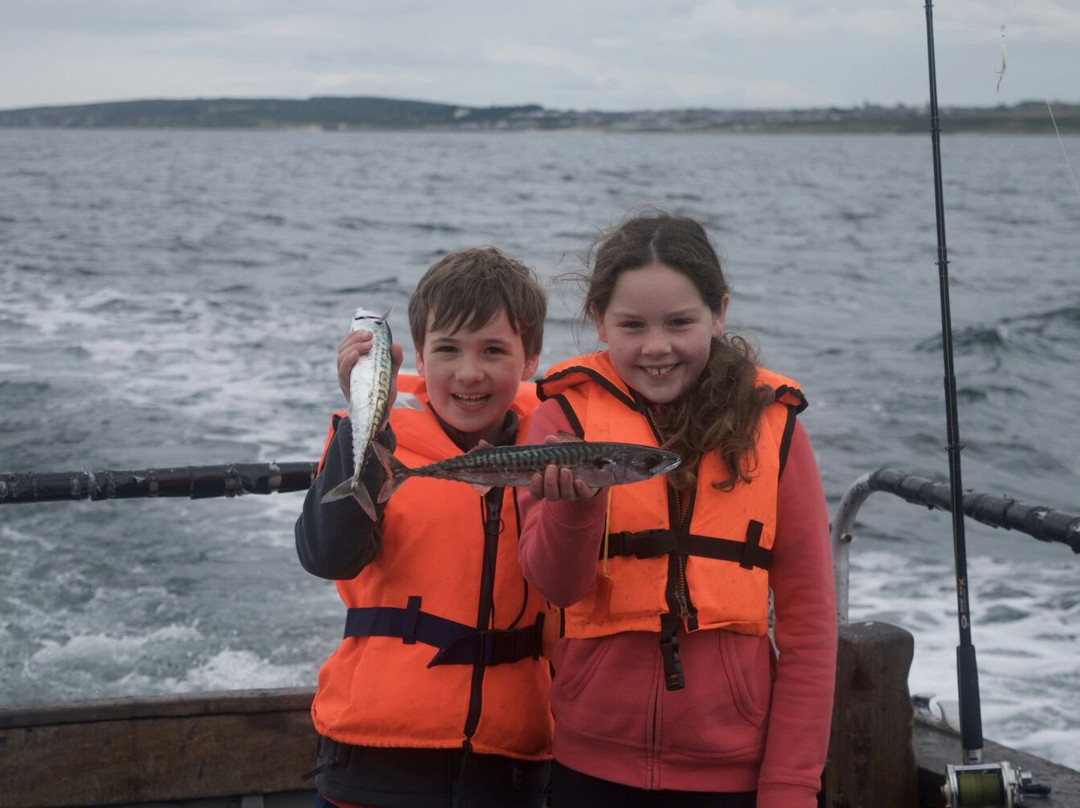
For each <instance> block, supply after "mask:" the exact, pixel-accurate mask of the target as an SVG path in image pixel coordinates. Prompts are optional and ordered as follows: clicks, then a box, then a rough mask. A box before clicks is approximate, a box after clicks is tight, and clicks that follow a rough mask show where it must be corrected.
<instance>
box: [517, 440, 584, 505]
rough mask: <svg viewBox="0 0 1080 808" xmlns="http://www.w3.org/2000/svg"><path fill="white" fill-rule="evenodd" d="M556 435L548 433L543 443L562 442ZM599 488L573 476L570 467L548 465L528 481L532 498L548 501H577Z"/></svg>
mask: <svg viewBox="0 0 1080 808" xmlns="http://www.w3.org/2000/svg"><path fill="white" fill-rule="evenodd" d="M562 442H563V440H562V439H561V438H559V437H558V436H556V435H548V436H547V437H546V438H544V443H562ZM599 490H600V489H599V488H593V487H592V486H590V485H588V484H587V483H585V482H584V481H582V480H580V479H579V478H577V477H575V476H574V472H572V471H571V470H570V469H563V468H559V467H558V466H554V465H552V466H548V467H547V468H546V469H544V470H543V471H542V472H538V473H537V474H534V475H533V478H532V479H531V480H530V481H529V493H530V494H532V495H533V498H534V499H546V500H547V501H548V502H558V501H559V500H562V501H563V502H578V501H580V500H587V499H592V498H593V497H594V496H596V492H597V491H599Z"/></svg>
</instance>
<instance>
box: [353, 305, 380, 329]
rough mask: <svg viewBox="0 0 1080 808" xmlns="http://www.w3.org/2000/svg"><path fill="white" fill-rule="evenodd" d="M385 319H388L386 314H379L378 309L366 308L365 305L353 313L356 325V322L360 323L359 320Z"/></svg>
mask: <svg viewBox="0 0 1080 808" xmlns="http://www.w3.org/2000/svg"><path fill="white" fill-rule="evenodd" d="M385 319H386V315H385V314H379V312H377V311H372V310H371V309H365V308H363V307H360V308H358V309H357V310H356V311H355V312H354V313H353V325H354V326H355V325H356V323H358V322H360V321H362V320H385Z"/></svg>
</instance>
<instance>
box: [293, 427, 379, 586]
mask: <svg viewBox="0 0 1080 808" xmlns="http://www.w3.org/2000/svg"><path fill="white" fill-rule="evenodd" d="M375 439H376V440H377V441H379V443H381V444H382V445H383V446H385V447H386V448H387V449H389V450H390V451H391V452H392V451H393V450H394V447H395V446H396V441H395V440H394V435H393V432H391V431H390V429H389V428H387V429H384V430H383V431H382V432H380V433H379V434H378V435H377V436H376V438H375ZM352 474H353V460H352V428H351V427H350V425H349V419H348V418H342V419H340V420H339V421H338V422H337V425H336V427H335V432H334V437H333V438H332V439H331V441H330V445H329V446H328V447H327V450H326V457H325V459H324V461H323V467H322V471H320V472H319V475H318V476H317V477H316V478H315V482H314V483H313V484H312V486H311V488H309V489H308V492H307V496H306V497H305V498H304V509H303V511H301V513H300V517H299V518H298V519H297V520H296V554H297V555H298V556H299V557H300V563H301V565H303V567H304V569H305V570H307V571H308V572H310V573H311V574H312V575H317V576H319V577H320V578H327V579H329V580H334V581H344V580H348V579H350V578H355V577H356V576H357V575H359V574H360V571H361V570H363V569H364V567H366V566H367V565H368V564H369V563H370V562H371V560H372V559H373V558H375V556H376V554H377V553H378V552H379V547H380V546H381V544H382V534H381V533H380V532H379V526H378V525H377V524H376V523H374V522H372V521H371V519H370V518H368V516H367V514H365V513H364V512H363V510H361V508H360V505H359V504H358V503H357V502H356V500H355V499H353V498H352V497H345V498H344V499H339V500H337V501H336V502H327V503H325V504H324V503H322V502H320V500H321V499H322V497H323V495H324V494H325V493H326V492H327V491H330V490H331V489H333V488H334V487H335V486H337V485H339V484H340V483H342V482H344V481H345V480H347V479H349V478H350V477H351V476H352ZM384 478H385V473H384V472H383V469H382V466H380V465H379V463H377V462H375V460H374V458H373V457H371V456H369V459H368V461H367V462H366V463H365V464H364V470H363V481H364V485H365V487H366V488H367V490H368V491H369V492H370V493H371V501H372V502H375V501H376V496H377V494H378V492H379V489H380V488H381V487H382V484H383V479H384ZM383 507H384V505H376V510H377V511H378V513H379V515H380V516H381V515H382V511H383Z"/></svg>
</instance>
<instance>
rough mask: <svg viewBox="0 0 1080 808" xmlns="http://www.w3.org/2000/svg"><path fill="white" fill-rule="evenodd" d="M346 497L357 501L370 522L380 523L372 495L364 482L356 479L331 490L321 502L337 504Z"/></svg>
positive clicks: (353, 478) (350, 478)
mask: <svg viewBox="0 0 1080 808" xmlns="http://www.w3.org/2000/svg"><path fill="white" fill-rule="evenodd" d="M346 497H352V498H353V499H355V500H356V504H359V506H360V509H361V510H362V511H363V512H364V513H366V514H367V517H368V519H369V520H372V522H378V521H379V515H378V513H377V512H376V510H375V503H374V502H372V495H370V494H368V493H367V487H366V486H365V485H364V483H363V481H361V480H359V479H356V477H349V479H348V480H346V481H345V482H343V483H341V484H340V485H336V486H334V487H333V488H330V489H329V490H328V491H326V493H325V494H324V495H323V496H322V498H321V499H320V500H319V501H320V502H321V503H322V504H326V503H327V502H337V501H338V500H339V499H345V498H346Z"/></svg>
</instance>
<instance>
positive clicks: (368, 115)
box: [0, 97, 1080, 134]
mask: <svg viewBox="0 0 1080 808" xmlns="http://www.w3.org/2000/svg"><path fill="white" fill-rule="evenodd" d="M940 124H941V129H942V131H943V133H949V132H1026V133H1046V134H1053V132H1054V131H1055V125H1056V128H1057V130H1058V131H1060V132H1062V133H1080V104H1064V103H1055V104H1054V105H1053V106H1052V107H1051V106H1050V105H1048V104H1047V103H1046V102H1043V101H1030V102H1024V103H1021V104H1016V105H1013V106H996V107H947V108H943V109H941V110H940ZM0 127H21V128H182V129H188V128H199V129H322V130H328V131H348V130H362V129H436V130H438V129H441V130H511V131H520V130H526V131H527V130H573V129H588V130H600V131H620V132H642V131H647V132H661V131H665V132H668V131H670V132H807V133H814V132H848V133H874V132H893V133H904V132H925V131H927V130H928V128H929V113H928V111H927V109H926V108H925V107H909V106H904V105H902V104H898V105H896V106H892V107H884V106H877V105H872V104H865V105H863V106H860V107H850V108H843V107H823V108H816V109H788V110H734V109H709V108H689V109H666V110H634V111H627V112H600V111H594V110H586V111H577V110H554V109H546V108H544V107H542V106H540V105H538V104H527V105H522V106H507V107H468V106H461V105H455V104H439V103H430V102H426V101H408V100H401V99H392V98H374V97H318V98H308V99H302V100H301V99H280V98H211V99H204V98H198V99H187V100H141V101H118V102H108V103H99V104H74V105H67V106H50V107H29V108H23V109H9V110H0Z"/></svg>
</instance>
